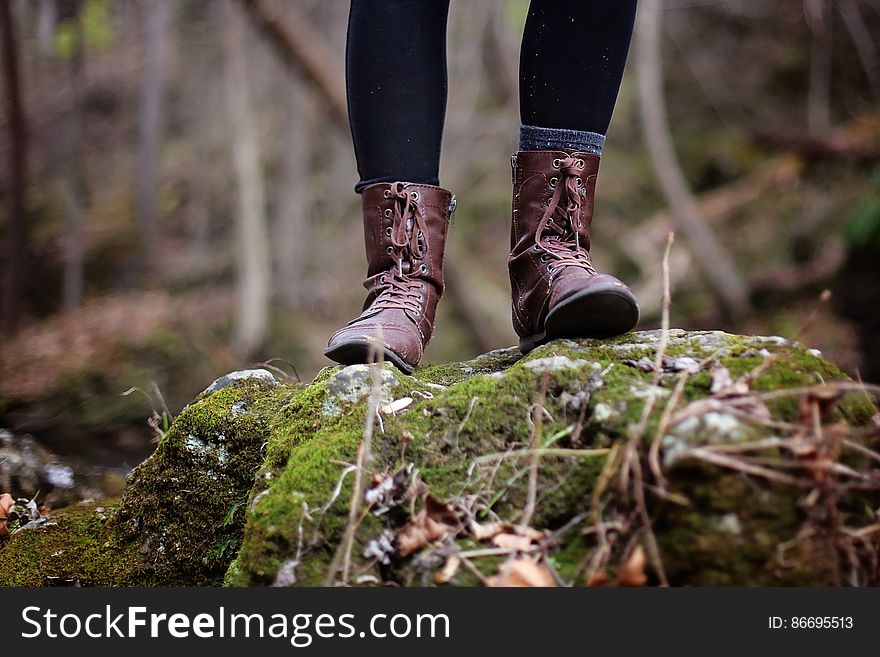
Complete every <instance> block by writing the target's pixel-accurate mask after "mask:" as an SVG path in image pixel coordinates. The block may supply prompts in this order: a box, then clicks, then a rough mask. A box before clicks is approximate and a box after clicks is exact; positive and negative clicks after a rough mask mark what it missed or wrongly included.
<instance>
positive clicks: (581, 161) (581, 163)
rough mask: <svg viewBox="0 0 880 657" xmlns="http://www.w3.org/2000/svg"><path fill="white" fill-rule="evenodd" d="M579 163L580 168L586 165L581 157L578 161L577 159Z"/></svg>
mask: <svg viewBox="0 0 880 657" xmlns="http://www.w3.org/2000/svg"><path fill="white" fill-rule="evenodd" d="M577 165H578V168H579V169H583V167H584V161H583V160H581V159H578V161H577Z"/></svg>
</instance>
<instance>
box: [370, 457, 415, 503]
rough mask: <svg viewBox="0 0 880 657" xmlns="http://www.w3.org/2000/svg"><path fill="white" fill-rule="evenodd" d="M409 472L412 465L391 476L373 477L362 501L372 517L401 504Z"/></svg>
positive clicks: (384, 474) (378, 475) (386, 474)
mask: <svg viewBox="0 0 880 657" xmlns="http://www.w3.org/2000/svg"><path fill="white" fill-rule="evenodd" d="M410 472H412V465H408V466H407V467H405V468H402V469H400V470H398V471H397V472H395V473H394V474H393V475H392V474H388V473H382V474H374V475H373V478H372V482H371V485H370V488H369V489H368V490H367V492H366V493H364V501H365V502H366V503H367V505H368V506H369V507H370V510H371V511H372V512H373V515H376V516H379V515H382V514H383V513H386V512H387V511H388V510H389V509H393V508H394V507H396V506H398V505H399V504H401V502H402V501H403V499H404V497H405V495H406V489H407V481H408V480H409V474H410Z"/></svg>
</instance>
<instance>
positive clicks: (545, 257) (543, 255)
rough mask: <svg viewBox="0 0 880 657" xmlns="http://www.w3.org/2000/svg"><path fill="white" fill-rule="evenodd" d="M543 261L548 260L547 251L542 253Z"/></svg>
mask: <svg viewBox="0 0 880 657" xmlns="http://www.w3.org/2000/svg"><path fill="white" fill-rule="evenodd" d="M541 262H547V254H546V253H542V254H541Z"/></svg>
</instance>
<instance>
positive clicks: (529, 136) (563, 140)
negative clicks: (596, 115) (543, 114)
mask: <svg viewBox="0 0 880 657" xmlns="http://www.w3.org/2000/svg"><path fill="white" fill-rule="evenodd" d="M603 146H605V135H600V134H599V133H598V132H588V131H586V130H568V129H566V128H542V127H540V126H536V125H521V126H520V127H519V150H521V151H547V150H561V149H563V148H567V149H571V150H575V151H579V152H581V153H592V154H593V155H602V147H603Z"/></svg>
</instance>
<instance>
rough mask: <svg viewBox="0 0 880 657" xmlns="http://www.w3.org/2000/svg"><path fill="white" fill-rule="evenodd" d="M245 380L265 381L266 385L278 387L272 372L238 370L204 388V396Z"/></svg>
mask: <svg viewBox="0 0 880 657" xmlns="http://www.w3.org/2000/svg"><path fill="white" fill-rule="evenodd" d="M247 379H260V380H261V381H265V382H266V383H271V384H272V385H278V379H276V378H275V375H273V374H272V372H269V371H268V370H256V369H255V370H238V371H237V372H230V373H229V374H226V375H224V376H221V377H220V378H219V379H217V380H216V381H214V383H212V384H211V385H209V386H208V387H207V388H205V394H211V393H212V392H217V391H218V390H222V389H223V388H228V387H229V386H231V385H233V384H234V383H235V382H236V381H245V380H247Z"/></svg>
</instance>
